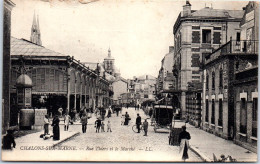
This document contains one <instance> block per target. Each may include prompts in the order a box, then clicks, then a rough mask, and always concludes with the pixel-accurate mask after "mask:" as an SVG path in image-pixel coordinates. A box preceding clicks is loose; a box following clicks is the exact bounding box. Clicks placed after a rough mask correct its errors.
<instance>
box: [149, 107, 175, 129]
mask: <svg viewBox="0 0 260 164" xmlns="http://www.w3.org/2000/svg"><path fill="white" fill-rule="evenodd" d="M172 117H173V107H172V106H170V105H154V110H153V125H154V132H155V133H156V132H158V130H160V129H164V130H165V129H166V130H170V126H171V123H172Z"/></svg>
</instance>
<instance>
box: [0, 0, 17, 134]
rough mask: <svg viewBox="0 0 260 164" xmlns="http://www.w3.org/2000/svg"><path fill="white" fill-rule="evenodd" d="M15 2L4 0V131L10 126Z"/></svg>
mask: <svg viewBox="0 0 260 164" xmlns="http://www.w3.org/2000/svg"><path fill="white" fill-rule="evenodd" d="M14 6H15V4H14V3H13V2H12V1H11V0H4V9H3V10H4V13H3V16H4V18H3V20H4V22H3V30H4V31H3V41H4V42H3V72H2V75H3V76H2V79H3V83H2V133H5V132H6V130H7V129H8V128H9V127H10V91H9V85H10V69H11V59H10V47H11V46H10V43H11V37H10V34H11V15H12V9H13V7H14Z"/></svg>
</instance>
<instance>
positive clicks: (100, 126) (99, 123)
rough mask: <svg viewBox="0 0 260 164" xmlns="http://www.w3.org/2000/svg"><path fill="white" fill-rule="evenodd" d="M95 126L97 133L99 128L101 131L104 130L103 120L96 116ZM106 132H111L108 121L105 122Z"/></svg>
mask: <svg viewBox="0 0 260 164" xmlns="http://www.w3.org/2000/svg"><path fill="white" fill-rule="evenodd" d="M95 128H96V133H99V131H100V129H101V132H105V123H104V121H102V120H101V119H100V118H97V120H96V121H95ZM107 132H112V128H111V123H110V121H108V122H107Z"/></svg>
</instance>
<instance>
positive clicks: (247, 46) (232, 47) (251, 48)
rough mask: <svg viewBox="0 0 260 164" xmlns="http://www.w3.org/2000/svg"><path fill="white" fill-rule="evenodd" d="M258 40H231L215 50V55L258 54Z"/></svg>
mask: <svg viewBox="0 0 260 164" xmlns="http://www.w3.org/2000/svg"><path fill="white" fill-rule="evenodd" d="M258 44H259V41H258V40H241V41H236V40H231V41H229V42H227V43H226V44H224V45H223V46H221V47H220V48H218V49H217V50H215V51H214V52H213V53H212V54H214V53H220V54H221V55H222V54H228V53H233V54H236V53H240V54H258Z"/></svg>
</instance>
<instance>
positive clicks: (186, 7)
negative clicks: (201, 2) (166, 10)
mask: <svg viewBox="0 0 260 164" xmlns="http://www.w3.org/2000/svg"><path fill="white" fill-rule="evenodd" d="M182 12H183V13H182V16H183V17H186V16H189V15H190V14H191V4H190V2H189V0H186V4H185V5H184V6H183V11H182Z"/></svg>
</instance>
